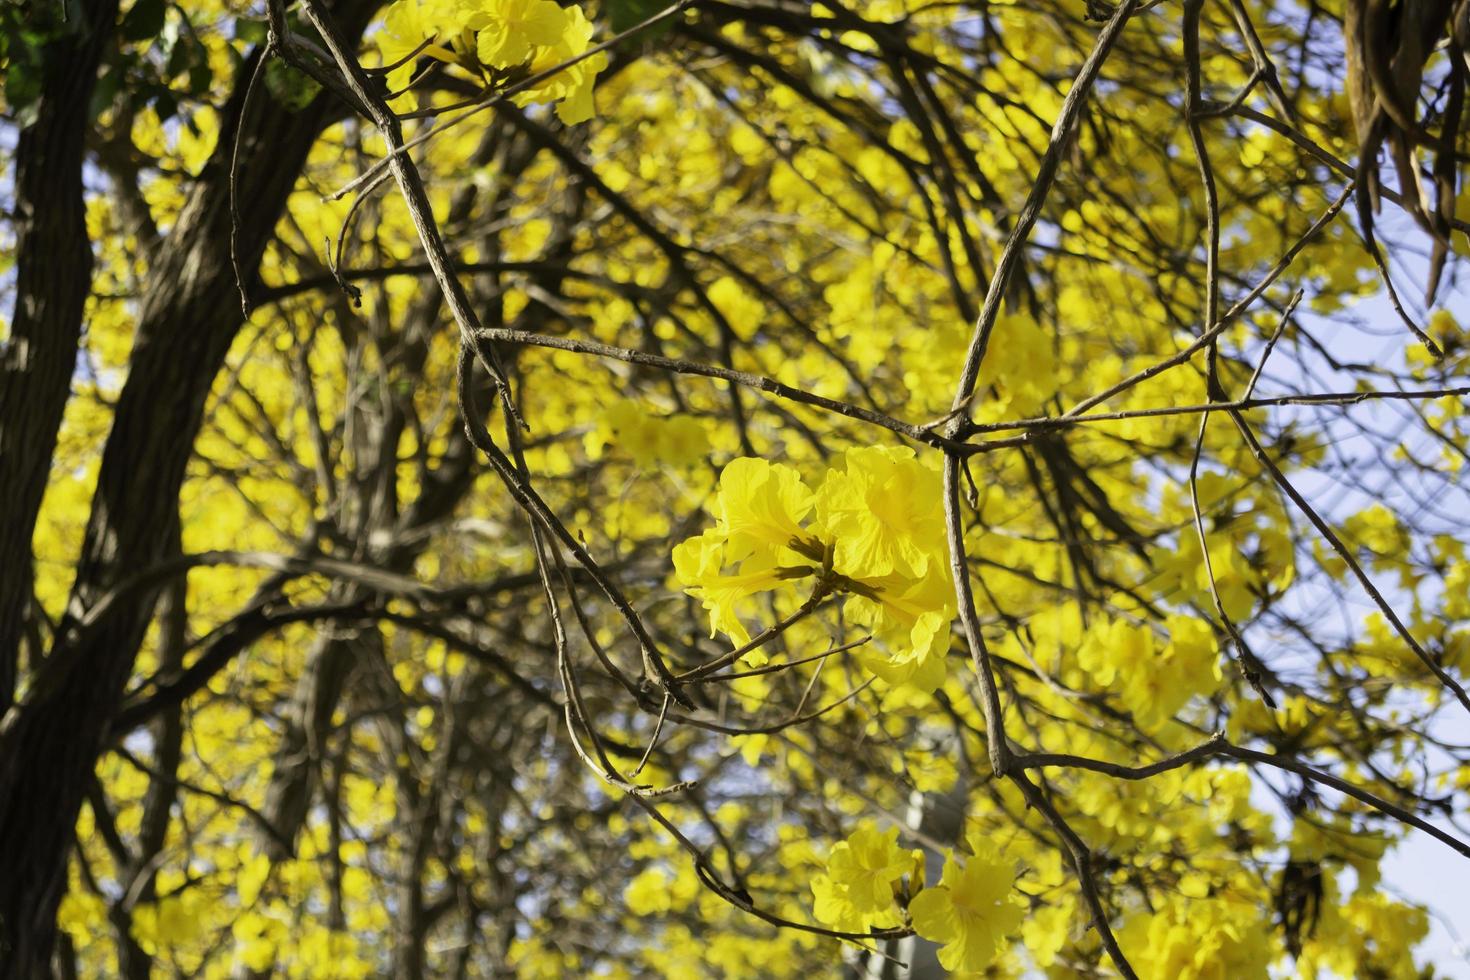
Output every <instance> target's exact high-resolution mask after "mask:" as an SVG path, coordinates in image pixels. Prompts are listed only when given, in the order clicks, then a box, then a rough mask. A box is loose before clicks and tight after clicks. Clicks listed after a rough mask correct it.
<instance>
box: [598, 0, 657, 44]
mask: <svg viewBox="0 0 1470 980" xmlns="http://www.w3.org/2000/svg"><path fill="white" fill-rule="evenodd" d="M606 2H607V22H608V26H609V27H611V28H612V29H613V33H614V34H621V33H622V32H623V31H626V30H628V29H629V28H632V27H637V26H638V25H639V24H641V23H643V22H644V21H645V20H647V19H648V18H650V17H652V16H653V15H654V14H656V13H658V12H659V11H661V10H663V9H664V8H665V7H667V6H668V3H667V2H666V0H606ZM671 23H672V19H670V20H665V21H661V22H659V23H657V24H655V25H653V26H652V27H650V28H648V29H647V30H646V31H641V32H640V33H639V34H638V35H637V36H635V37H633V38H631V39H630V40H632V41H634V42H645V41H650V40H653V39H654V38H658V37H661V36H663V35H664V34H667V33H668V30H669V25H670V24H671Z"/></svg>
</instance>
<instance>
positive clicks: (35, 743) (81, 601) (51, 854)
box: [0, 0, 377, 978]
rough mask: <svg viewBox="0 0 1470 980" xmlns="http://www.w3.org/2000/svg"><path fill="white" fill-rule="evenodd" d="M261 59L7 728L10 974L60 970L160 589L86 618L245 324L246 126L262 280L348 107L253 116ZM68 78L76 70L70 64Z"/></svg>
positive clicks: (356, 10) (142, 530)
mask: <svg viewBox="0 0 1470 980" xmlns="http://www.w3.org/2000/svg"><path fill="white" fill-rule="evenodd" d="M376 6H377V4H376V2H375V0H344V2H343V3H341V4H339V5H338V8H337V10H336V11H335V13H336V17H337V21H338V23H339V24H340V25H341V27H342V29H343V31H344V32H345V33H347V35H348V36H349V37H351V38H353V39H354V40H355V39H356V38H358V37H360V35H361V33H362V31H363V29H364V28H365V27H366V24H367V21H368V19H369V18H370V17H371V15H372V13H373V11H374V10H375V9H376ZM260 56H261V52H259V51H257V52H255V54H254V55H253V56H252V57H250V58H247V59H246V60H245V62H244V64H243V65H242V66H241V69H240V74H239V76H238V79H237V84H236V86H235V90H234V94H233V95H232V97H231V99H230V101H229V103H228V104H227V105H226V107H225V110H224V112H223V113H222V115H223V117H224V120H225V123H224V125H222V126H221V131H220V141H219V145H218V146H217V147H216V149H215V152H214V155H213V157H212V159H211V160H210V162H209V164H208V165H207V166H206V168H205V171H204V173H203V174H201V176H200V178H199V180H198V182H197V183H196V185H195V187H194V188H193V189H192V191H191V192H190V195H189V197H188V200H187V202H186V204H185V205H184V208H183V210H182V211H181V213H180V214H179V217H178V219H177V221H176V222H175V223H174V227H173V229H172V230H171V231H170V233H169V236H168V239H167V241H166V242H164V243H163V246H162V247H161V248H160V249H159V250H158V253H157V255H156V257H155V263H154V265H153V267H152V268H151V269H150V270H149V276H148V283H147V285H146V287H145V290H144V295H143V299H142V302H141V304H140V313H139V317H138V328H137V336H136V340H135V343H134V348H133V353H132V357H131V361H130V364H129V371H128V379H127V382H126V384H125V385H124V388H123V391H122V394H121V396H120V397H119V399H118V403H117V409H116V413H115V416H114V421H113V426H112V430H111V432H110V433H109V435H108V439H107V445H106V448H105V450H104V452H103V457H102V465H101V469H100V472H99V475H98V480H97V488H96V491H95V493H94V496H93V501H92V514H91V518H90V521H89V523H88V526H87V533H86V537H85V539H84V543H83V545H82V553H81V558H80V562H79V565H78V569H77V577H76V582H75V585H74V586H73V589H72V595H71V600H70V603H69V605H68V615H67V616H66V617H65V618H64V619H63V621H62V623H61V624H60V626H59V627H58V630H57V638H56V641H55V642H54V644H53V648H52V650H51V652H50V655H49V656H48V657H47V659H46V661H45V663H44V665H42V667H41V669H39V670H38V671H37V673H36V675H35V677H34V678H33V682H32V684H31V688H30V691H29V692H28V694H27V696H26V698H25V700H24V701H22V702H18V703H17V704H16V705H15V706H14V707H13V709H12V710H11V711H10V713H9V714H8V715H7V716H6V717H5V719H4V721H3V722H0V841H4V846H3V847H0V974H3V975H4V976H6V977H19V978H26V977H34V976H45V975H46V974H47V972H48V964H49V961H50V954H51V948H52V946H53V944H54V942H55V935H56V930H55V921H56V909H57V906H58V904H59V902H60V900H61V896H62V893H63V892H64V891H65V887H66V881H67V859H68V855H69V852H70V848H71V843H72V837H73V828H74V826H75V824H76V818H77V813H78V810H79V808H80V806H81V802H82V799H83V797H84V796H85V792H86V787H87V785H88V782H89V780H90V779H91V778H92V773H93V770H94V769H95V767H96V764H97V759H98V756H99V755H100V753H101V752H102V750H103V748H104V745H105V743H106V739H105V736H106V734H107V732H108V730H109V728H110V725H111V722H112V718H113V715H114V714H115V712H116V711H117V708H118V705H119V701H120V699H121V696H122V692H123V688H124V685H125V684H126V682H127V679H128V676H129V674H130V673H131V671H132V667H133V661H134V658H135V657H136V655H137V651H138V647H139V645H140V644H141V642H142V639H143V635H144V632H145V630H146V629H147V626H148V622H149V619H150V618H151V616H152V612H153V605H154V599H155V598H156V595H157V593H156V591H155V593H154V594H153V595H150V596H146V597H142V598H140V599H138V600H137V601H129V602H120V603H117V604H116V606H115V607H113V608H112V609H111V611H110V612H109V613H108V614H107V615H106V616H105V617H103V618H102V619H101V621H99V622H97V623H95V624H93V625H92V626H89V627H88V628H87V629H85V630H82V629H79V628H78V619H79V617H80V616H81V614H82V613H83V612H84V611H85V610H86V609H88V608H89V607H90V606H92V605H93V604H95V603H96V601H97V600H98V599H99V598H100V597H102V596H103V595H105V594H106V593H107V591H108V590H109V589H110V588H112V587H113V586H114V585H115V584H117V582H118V581H119V580H120V579H122V578H124V577H126V576H127V575H128V574H130V573H131V572H135V571H136V570H138V569H140V568H145V567H148V566H150V565H152V564H154V563H156V562H157V561H158V560H159V559H160V557H161V556H162V554H163V549H164V548H165V546H166V542H167V539H168V535H167V533H166V532H167V529H168V527H169V522H170V521H171V520H172V519H173V514H174V513H175V510H176V508H177V505H178V493H179V488H180V486H181V484H182V483H183V479H184V470H185V466H186V464H187V463H188V461H189V458H190V455H191V453H192V447H193V442H194V438H195V435H196V434H197V432H198V429H199V425H200V423H201V418H202V414H203V409H204V405H205V401H206V399H207V397H208V394H209V391H210V388H211V386H212V384H213V381H214V377H215V375H216V374H217V373H218V371H219V369H220V368H221V366H222V365H223V363H224V359H225V355H226V353H227V352H228V351H229V348H230V344H231V342H232V340H233V339H234V337H235V334H236V333H237V332H238V330H239V328H240V325H241V314H240V303H239V297H238V294H237V290H236V284H235V276H234V271H233V265H232V262H231V258H230V207H229V200H230V174H229V170H230V166H229V163H230V156H231V151H232V148H233V145H234V141H235V133H236V130H237V129H240V130H241V135H242V141H241V167H240V171H239V173H238V175H237V178H236V179H237V188H238V191H237V193H238V196H239V200H240V201H241V215H240V228H239V229H238V232H237V241H238V248H239V256H240V260H241V267H242V268H243V269H245V270H246V274H247V275H252V274H253V270H255V268H256V266H257V264H258V263H259V261H260V256H261V255H262V253H263V252H264V250H265V247H266V244H267V242H268V241H269V240H270V236H271V234H272V233H273V230H274V228H275V224H276V221H277V220H278V218H279V216H280V214H281V213H282V211H283V209H284V207H285V204H286V201H287V198H288V195H289V194H290V192H291V189H292V187H293V186H294V184H295V182H296V179H297V176H298V175H299V174H300V172H301V168H302V167H303V165H304V164H305V161H306V155H307V152H308V151H309V150H310V148H311V146H312V144H313V143H314V142H315V141H316V138H317V136H318V134H319V133H320V131H321V129H322V127H323V126H324V125H325V124H326V123H327V122H328V121H330V119H331V118H333V114H334V113H335V112H336V111H337V107H336V105H335V104H332V103H331V102H329V100H328V98H327V97H318V98H317V99H316V100H315V101H314V102H313V103H312V104H311V105H309V106H308V107H306V108H305V109H303V110H301V111H299V112H291V111H289V110H287V109H286V108H284V107H282V106H281V105H279V104H277V103H275V102H274V101H273V99H272V98H271V96H270V94H269V90H268V89H267V88H266V87H265V86H256V90H255V92H254V93H253V96H252V98H251V100H250V105H249V106H246V105H245V104H244V103H245V97H244V96H245V92H246V81H247V80H248V79H249V77H250V75H251V73H252V72H253V71H254V69H255V65H256V62H257V60H258V59H259V58H260ZM66 70H67V71H68V72H75V71H77V66H76V64H75V63H74V62H71V63H68V64H67V65H66ZM84 101H85V100H84ZM80 152H81V151H80V146H78V149H77V153H78V154H80ZM36 259H37V261H44V260H45V259H46V257H45V256H44V255H43V256H37V257H36ZM76 288H77V289H78V290H79V291H80V290H81V289H82V288H83V287H82V286H77V287H76ZM78 302H80V301H78ZM68 370H69V368H68ZM53 438H54V437H53ZM10 536H11V532H7V538H8V537H10ZM27 540H28V536H27ZM6 564H7V565H8V564H10V563H9V562H6ZM7 585H8V583H7ZM27 594H28V593H27Z"/></svg>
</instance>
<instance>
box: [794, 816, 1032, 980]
mask: <svg viewBox="0 0 1470 980" xmlns="http://www.w3.org/2000/svg"><path fill="white" fill-rule="evenodd" d="M966 844H967V846H968V847H969V850H970V854H969V855H968V856H964V855H961V856H959V857H957V856H956V855H955V853H954V852H950V853H948V854H946V855H945V861H944V871H943V874H942V875H941V877H940V879H939V883H938V884H936V885H934V886H932V887H929V888H925V887H924V854H923V852H922V851H919V850H912V851H905V850H904V849H903V848H901V847H899V846H898V828H897V827H890V828H889V829H888V830H887V831H880V830H878V828H877V825H876V824H874V822H873V821H871V820H864V821H863V822H862V823H861V824H859V825H858V828H857V830H855V831H853V833H852V834H851V836H849V837H848V838H847V839H846V840H843V841H839V842H838V843H837V844H836V846H834V847H833V848H832V852H831V854H829V855H828V857H827V873H826V874H821V875H817V876H816V877H815V878H813V879H812V895H813V897H814V898H815V903H814V905H813V913H814V914H815V916H816V918H817V921H819V922H822V923H824V924H825V925H827V926H830V927H831V928H833V929H838V930H841V931H844V932H863V931H866V930H869V929H871V928H873V927H874V926H892V925H896V924H897V923H898V922H899V921H900V920H901V918H902V917H903V912H902V910H901V908H900V906H901V905H906V906H907V920H908V922H909V924H910V925H911V926H912V927H913V930H914V931H915V932H916V933H918V934H919V935H921V936H923V937H924V938H925V939H932V940H934V941H935V942H937V943H941V944H942V948H941V949H940V950H939V962H940V964H941V965H942V966H943V967H944V968H945V969H946V970H951V971H956V972H962V973H973V972H976V971H979V970H983V969H985V967H987V966H989V965H990V964H991V963H992V962H993V961H994V960H995V958H996V956H997V955H998V954H999V953H1000V952H1001V950H1002V949H1003V948H1004V946H1005V944H1006V941H1007V939H1008V938H1009V937H1011V936H1014V935H1015V934H1016V933H1017V932H1018V931H1019V929H1020V926H1021V919H1022V916H1023V914H1024V912H1025V908H1026V905H1025V902H1024V900H1023V899H1022V898H1021V897H1020V895H1018V894H1017V893H1016V890H1015V884H1016V866H1015V862H1014V861H1010V860H1007V859H1006V858H1004V857H1002V856H1001V854H1000V852H999V850H998V849H997V848H996V847H995V845H994V844H993V843H991V842H990V841H989V840H988V839H986V838H984V837H982V836H981V835H980V834H978V833H975V832H971V834H970V835H969V837H968V839H967V841H966ZM905 876H907V877H905Z"/></svg>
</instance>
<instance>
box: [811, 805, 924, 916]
mask: <svg viewBox="0 0 1470 980" xmlns="http://www.w3.org/2000/svg"><path fill="white" fill-rule="evenodd" d="M906 874H907V875H909V882H910V887H911V888H920V887H923V883H924V854H923V852H922V851H917V850H915V851H905V850H904V849H903V848H901V847H899V846H898V828H897V827H889V828H888V829H887V830H886V831H882V830H879V829H878V825H877V824H876V823H874V822H873V821H872V820H864V821H863V822H862V823H861V824H859V825H858V828H857V830H855V831H853V832H852V834H851V836H849V837H848V838H847V839H846V840H843V841H839V842H838V843H837V844H836V845H835V846H834V847H833V848H832V852H831V854H829V855H828V856H827V873H826V874H820V875H817V876H816V877H814V878H813V879H812V895H813V897H814V898H815V900H816V901H815V903H814V906H813V911H814V913H815V914H816V917H817V921H819V922H822V923H825V924H826V925H828V926H830V927H832V928H833V929H838V930H841V931H843V932H864V931H866V930H868V929H870V928H872V927H873V926H893V925H897V924H898V921H899V910H898V898H899V896H900V894H902V893H903V877H904V875H906Z"/></svg>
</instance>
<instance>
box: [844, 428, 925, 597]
mask: <svg viewBox="0 0 1470 980" xmlns="http://www.w3.org/2000/svg"><path fill="white" fill-rule="evenodd" d="M845 463H846V468H845V469H842V470H832V471H830V472H829V473H828V474H827V479H826V480H825V481H824V482H823V483H822V487H821V489H820V490H819V491H818V493H817V518H818V521H819V523H820V524H821V525H822V527H823V528H824V530H825V531H826V532H827V535H828V536H830V537H831V538H832V540H833V541H835V542H836V547H837V553H836V567H837V570H838V571H839V572H841V573H843V574H844V575H850V576H852V577H854V578H859V579H870V578H877V577H880V576H884V575H889V574H892V573H895V572H896V573H899V574H902V575H907V576H910V577H912V578H922V577H923V576H924V575H925V574H926V573H927V572H928V571H929V568H930V565H931V563H938V564H943V563H944V556H945V553H946V551H945V539H944V511H943V509H942V508H941V506H940V501H941V499H942V498H941V486H940V478H939V474H938V473H937V472H935V471H934V470H933V469H931V468H930V467H928V466H925V465H924V464H923V463H921V462H919V461H918V460H917V459H915V458H914V451H913V450H912V449H889V448H886V447H882V446H871V447H864V448H860V449H849V450H848V451H847V453H846V455H845Z"/></svg>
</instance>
